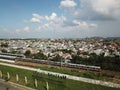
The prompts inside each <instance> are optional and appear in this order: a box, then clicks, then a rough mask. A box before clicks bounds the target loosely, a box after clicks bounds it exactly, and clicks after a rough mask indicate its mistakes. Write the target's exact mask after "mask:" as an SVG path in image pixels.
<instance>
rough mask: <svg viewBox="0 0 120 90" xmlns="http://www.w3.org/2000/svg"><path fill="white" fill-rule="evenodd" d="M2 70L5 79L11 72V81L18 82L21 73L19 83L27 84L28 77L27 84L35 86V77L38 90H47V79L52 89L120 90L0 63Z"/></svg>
mask: <svg viewBox="0 0 120 90" xmlns="http://www.w3.org/2000/svg"><path fill="white" fill-rule="evenodd" d="M0 70H1V71H2V72H3V79H4V78H6V77H7V72H9V73H10V81H12V82H15V83H16V74H18V75H19V82H18V84H22V85H25V82H24V77H25V76H26V77H27V78H28V84H27V85H26V86H29V87H32V88H34V80H35V78H36V79H37V81H38V88H37V90H46V81H47V82H48V83H49V89H50V90H119V88H111V87H105V86H100V85H94V84H89V83H84V82H79V81H74V80H69V79H61V78H58V77H53V76H48V75H44V74H40V73H36V72H32V71H28V70H24V69H18V68H13V67H8V66H3V65H0Z"/></svg>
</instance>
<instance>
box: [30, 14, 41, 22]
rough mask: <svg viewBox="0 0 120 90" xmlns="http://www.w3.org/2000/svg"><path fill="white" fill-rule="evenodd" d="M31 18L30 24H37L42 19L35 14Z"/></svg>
mask: <svg viewBox="0 0 120 90" xmlns="http://www.w3.org/2000/svg"><path fill="white" fill-rule="evenodd" d="M32 16H33V17H32V19H30V21H31V22H35V23H39V22H40V21H41V20H42V19H43V17H42V16H40V15H39V14H36V13H34V14H32Z"/></svg>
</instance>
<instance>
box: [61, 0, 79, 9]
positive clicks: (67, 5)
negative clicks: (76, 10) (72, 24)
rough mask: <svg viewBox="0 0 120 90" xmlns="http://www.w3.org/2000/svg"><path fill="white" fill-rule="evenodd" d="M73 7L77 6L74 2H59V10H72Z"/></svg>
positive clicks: (69, 0)
mask: <svg viewBox="0 0 120 90" xmlns="http://www.w3.org/2000/svg"><path fill="white" fill-rule="evenodd" d="M75 6H77V3H76V2H74V0H62V1H61V2H60V7H61V8H73V7H75Z"/></svg>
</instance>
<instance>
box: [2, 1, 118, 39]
mask: <svg viewBox="0 0 120 90" xmlns="http://www.w3.org/2000/svg"><path fill="white" fill-rule="evenodd" d="M94 36H99V37H120V0H0V38H86V37H94Z"/></svg>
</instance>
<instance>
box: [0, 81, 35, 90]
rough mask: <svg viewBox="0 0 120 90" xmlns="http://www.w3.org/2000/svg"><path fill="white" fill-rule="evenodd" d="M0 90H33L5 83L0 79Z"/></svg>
mask: <svg viewBox="0 0 120 90" xmlns="http://www.w3.org/2000/svg"><path fill="white" fill-rule="evenodd" d="M0 90H35V89H32V88H28V87H26V86H22V85H19V84H15V83H12V82H6V81H4V80H1V79H0Z"/></svg>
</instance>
